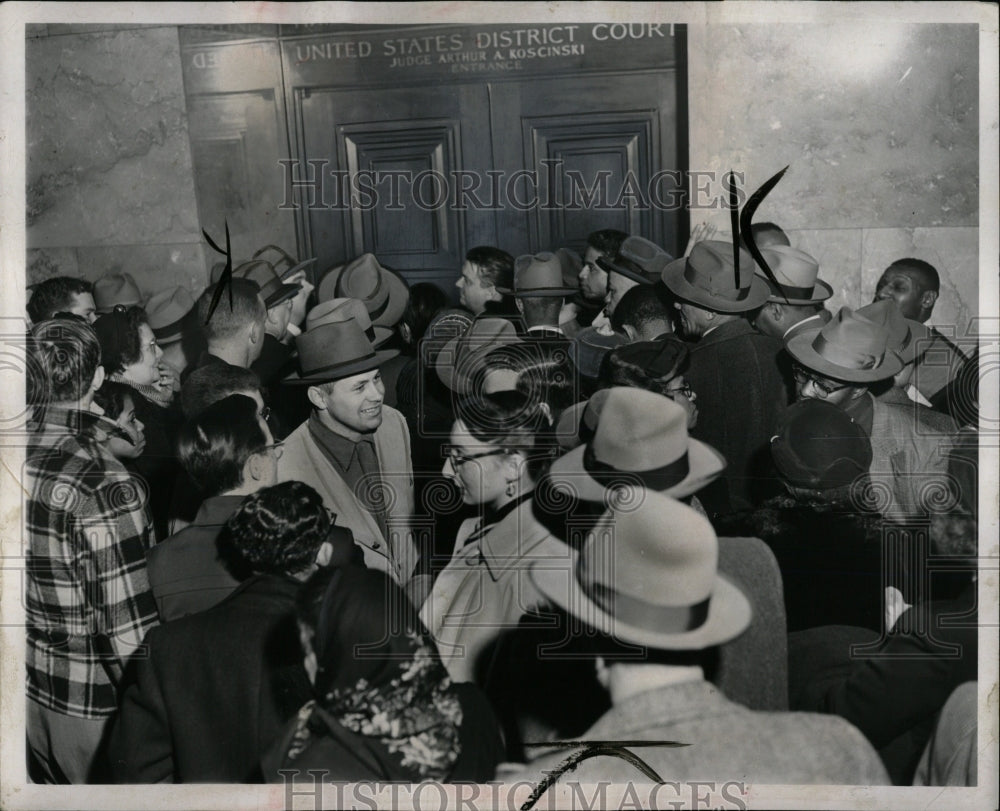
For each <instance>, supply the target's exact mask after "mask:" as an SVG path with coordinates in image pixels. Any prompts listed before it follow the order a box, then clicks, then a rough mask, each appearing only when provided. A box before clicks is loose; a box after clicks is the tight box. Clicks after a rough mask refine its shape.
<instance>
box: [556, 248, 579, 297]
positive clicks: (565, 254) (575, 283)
mask: <svg viewBox="0 0 1000 811" xmlns="http://www.w3.org/2000/svg"><path fill="white" fill-rule="evenodd" d="M556 258H557V259H558V260H559V266H560V267H561V268H562V286H563V287H569V288H571V289H572V290H573V291H574V292H575V293H579V292H580V271H581V270H583V257H581V256H580V254H578V253H577V252H576V251H574V250H573V249H572V248H559V249H558V250H557V251H556Z"/></svg>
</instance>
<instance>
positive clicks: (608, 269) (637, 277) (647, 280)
mask: <svg viewBox="0 0 1000 811" xmlns="http://www.w3.org/2000/svg"><path fill="white" fill-rule="evenodd" d="M597 264H598V266H599V267H600V268H601V270H603V271H604V272H605V273H617V274H618V275H619V276H624V277H625V278H626V279H631V280H632V281H633V282H638V283H639V284H655V283H656V282H657V281H659V278H658V277H657V276H654V275H653V274H650V275H649V276H646V275H643V274H642V273H636V272H635V271H633V270H630V269H629V268H624V267H622V266H621V265H616V264H615V263H614V262H612V261H611V260H610V259H606V258H605V257H603V256H599V257H597Z"/></svg>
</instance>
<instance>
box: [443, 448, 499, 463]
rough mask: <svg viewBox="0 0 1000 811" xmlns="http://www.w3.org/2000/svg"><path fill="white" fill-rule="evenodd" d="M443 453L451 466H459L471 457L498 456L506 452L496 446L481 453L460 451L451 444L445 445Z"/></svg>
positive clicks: (471, 458)
mask: <svg viewBox="0 0 1000 811" xmlns="http://www.w3.org/2000/svg"><path fill="white" fill-rule="evenodd" d="M445 453H446V454H447V456H448V458H449V459H450V460H451V465H452V467H455V468H457V467H460V466H461V465H464V464H465V463H466V462H471V461H472V460H473V459H483V458H485V457H487V456H499V455H500V454H502V453H507V450H506V449H505V448H497V449H496V450H493V451H483V452H482V453H462V452H461V451H459V450H458V449H457V448H455V447H454V446H453V445H447V446H446V447H445Z"/></svg>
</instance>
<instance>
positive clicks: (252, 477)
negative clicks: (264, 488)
mask: <svg viewBox="0 0 1000 811" xmlns="http://www.w3.org/2000/svg"><path fill="white" fill-rule="evenodd" d="M264 475H265V467H264V457H263V455H262V454H259V453H251V454H250V455H249V456H248V457H247V460H246V461H245V462H244V463H243V481H244V483H245V482H250V481H254V482H259V481H262V480H263V479H264Z"/></svg>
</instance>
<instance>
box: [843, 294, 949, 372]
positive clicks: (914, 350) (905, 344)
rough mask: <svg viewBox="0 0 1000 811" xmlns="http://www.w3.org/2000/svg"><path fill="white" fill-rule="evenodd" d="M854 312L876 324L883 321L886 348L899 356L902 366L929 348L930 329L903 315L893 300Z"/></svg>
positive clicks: (879, 302) (884, 300)
mask: <svg viewBox="0 0 1000 811" xmlns="http://www.w3.org/2000/svg"><path fill="white" fill-rule="evenodd" d="M854 312H855V313H857V314H858V315H863V316H864V317H865V318H867V319H869V320H871V321H874V322H876V323H881V322H882V321H883V319H884V322H885V324H886V325H887V326H888V328H889V340H888V341H887V342H886V346H888V347H889V349H891V350H892V351H893V352H895V353H896V354H897V355H898V356H899V359H900V360H901V361H902V362H903V364H904V365H905V364H907V363H913V362H914V361H915V360H916V359H917V358H919V357H920V356H921V355H923V354H924V352H926V351H927V349H928V347H929V346H930V343H931V340H930V339H931V331H930V328H928V327H925V326H924V325H923V324H921V323H920V322H919V321H914V320H913V319H912V318H907V317H906V316H905V315H903V311H902V310H900V309H899V305H897V304H896V302H895V300H894V299H891V298H887V299H882V300H881V301H876V302H875V303H873V304H866V305H865V306H864V307H858V309H857V310H855V311H854Z"/></svg>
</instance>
